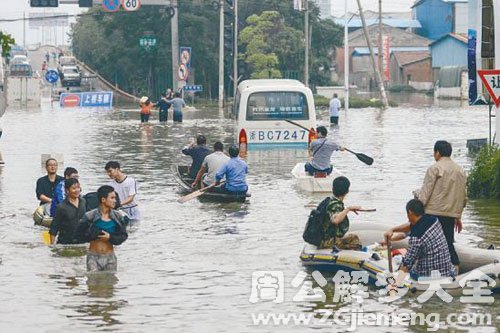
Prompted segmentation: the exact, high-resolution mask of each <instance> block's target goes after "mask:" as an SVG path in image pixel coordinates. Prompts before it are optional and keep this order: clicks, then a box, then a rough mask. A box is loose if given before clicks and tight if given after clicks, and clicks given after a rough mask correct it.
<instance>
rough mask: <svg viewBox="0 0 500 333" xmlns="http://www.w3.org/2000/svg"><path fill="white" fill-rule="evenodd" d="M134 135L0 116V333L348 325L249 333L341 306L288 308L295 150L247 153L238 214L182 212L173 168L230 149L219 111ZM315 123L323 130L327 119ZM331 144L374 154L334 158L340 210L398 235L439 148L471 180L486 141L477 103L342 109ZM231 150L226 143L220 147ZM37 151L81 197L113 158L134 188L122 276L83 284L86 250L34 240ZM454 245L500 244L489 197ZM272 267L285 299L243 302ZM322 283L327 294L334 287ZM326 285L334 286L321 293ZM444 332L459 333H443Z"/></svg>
mask: <svg viewBox="0 0 500 333" xmlns="http://www.w3.org/2000/svg"><path fill="white" fill-rule="evenodd" d="M171 116H172V115H171V112H170V114H169V122H168V125H167V126H162V125H158V124H157V117H153V119H152V122H151V123H150V124H149V125H146V126H141V125H140V124H139V120H138V119H139V114H138V112H131V111H127V110H122V109H115V110H113V111H111V112H108V111H102V110H101V111H100V110H90V111H89V110H78V109H64V110H63V109H59V108H58V107H56V106H54V107H51V106H50V104H49V102H48V101H44V103H43V104H42V107H41V109H30V110H25V109H18V108H15V107H11V108H9V109H8V110H7V112H6V113H5V115H4V116H3V117H2V118H1V120H0V124H1V126H2V128H3V130H4V134H3V136H2V138H1V140H0V149H1V151H2V153H3V156H4V160H5V162H6V165H5V166H4V167H0V218H1V223H0V239H1V241H0V261H1V264H0V295H2V296H1V300H2V301H1V302H0V317H1V318H2V320H1V322H0V331H2V332H21V331H22V332H35V331H36V332H55V331H63V330H71V331H78V332H88V331H113V332H153V331H160V332H193V331H200V332H269V331H287V332H288V331H297V332H303V331H305V330H311V331H312V330H314V331H315V332H336V331H345V328H342V327H321V326H313V327H312V328H311V327H306V326H300V325H299V326H294V325H288V326H283V325H282V326H276V327H274V326H256V325H254V324H253V323H252V317H251V314H252V313H261V312H268V311H275V312H294V313H311V312H314V311H316V312H317V311H318V310H319V309H331V310H334V309H337V308H339V307H342V306H341V305H339V304H337V303H334V302H332V295H331V293H328V292H327V301H326V302H325V303H318V304H316V303H307V302H294V301H292V298H293V296H294V295H295V294H296V293H297V292H298V288H294V287H293V286H292V285H291V281H292V279H293V278H294V277H295V276H296V275H297V273H299V272H301V271H304V268H303V267H302V265H301V263H300V260H299V254H300V251H301V249H302V247H303V245H304V242H303V241H302V232H303V228H304V224H305V222H306V219H307V216H308V214H309V211H310V209H311V208H310V207H307V205H309V204H311V203H314V204H316V203H318V202H319V201H320V200H321V199H322V198H323V195H310V194H307V193H304V192H299V191H298V190H297V189H296V187H295V186H294V179H293V178H292V176H291V174H290V171H291V170H292V168H293V166H294V165H295V164H296V163H298V162H301V161H304V160H305V159H306V158H307V151H305V150H259V151H251V152H250V153H249V156H248V158H247V161H248V163H249V169H250V174H249V176H248V179H247V180H248V183H249V187H250V192H251V194H252V197H251V198H250V200H249V201H248V202H247V203H245V204H237V203H233V204H218V203H209V202H200V201H199V200H192V201H189V202H187V203H185V204H183V205H181V204H179V203H177V202H176V199H177V198H178V197H179V196H180V194H179V188H178V186H177V184H176V182H175V180H174V178H173V174H172V171H171V166H172V165H173V164H175V163H183V164H188V163H190V159H189V158H187V157H184V156H182V154H181V153H180V150H181V149H182V148H183V147H184V146H185V145H186V144H188V143H189V141H190V139H191V138H193V137H194V136H195V135H196V134H198V133H202V134H205V135H206V136H207V139H208V143H209V145H210V146H212V145H213V143H214V141H216V140H222V141H223V142H224V143H225V144H229V143H231V142H233V129H234V125H233V122H232V121H231V120H229V119H221V118H220V116H219V113H218V111H216V110H211V109H205V108H203V109H200V110H197V111H188V112H186V113H185V114H184V119H185V121H184V123H183V124H182V125H172V122H171ZM321 119H322V120H324V121H326V120H327V116H326V113H324V112H322V114H321ZM329 136H330V137H332V138H334V139H335V140H336V141H337V142H338V143H339V144H341V145H345V146H347V147H348V148H350V149H352V150H354V151H356V152H362V153H365V154H367V155H369V156H372V157H373V158H374V160H375V163H374V164H373V165H372V166H366V165H364V164H363V163H361V162H360V161H359V160H357V159H356V157H355V156H353V155H351V154H349V153H347V152H345V153H340V152H338V153H334V156H333V159H334V160H333V161H334V165H335V167H336V168H337V169H339V170H340V171H341V172H342V173H343V174H344V175H345V176H347V177H348V178H349V179H350V180H351V193H350V195H349V196H348V197H347V200H346V201H347V203H348V204H356V205H357V204H359V205H362V206H363V207H368V208H376V209H377V212H376V213H365V214H360V215H358V216H355V215H352V218H351V223H352V224H356V222H358V221H369V222H370V223H372V222H373V223H382V224H389V225H396V224H400V223H403V222H405V221H406V214H405V204H406V202H407V201H408V200H409V199H410V198H411V196H412V195H411V192H412V191H413V190H415V189H417V188H420V186H421V184H422V181H423V177H424V174H425V171H426V169H427V168H428V167H429V166H430V165H431V164H432V163H433V162H434V160H433V154H432V153H433V151H432V148H433V145H434V142H435V141H436V140H437V139H445V140H448V141H450V142H451V144H452V146H453V149H454V151H453V155H452V157H453V159H454V160H455V161H456V162H457V163H458V164H460V165H462V166H463V167H464V168H465V169H467V170H468V169H469V168H470V165H471V163H472V159H471V158H470V157H469V156H468V154H467V149H466V140H467V139H473V138H485V137H487V136H488V114H487V108H485V107H477V108H473V107H464V108H461V107H448V106H447V107H429V106H422V107H421V108H414V107H406V106H404V105H402V106H400V107H398V108H391V109H388V110H385V111H381V110H378V109H352V110H350V111H349V112H348V114H346V113H345V111H343V110H342V112H341V116H340V126H339V127H338V128H332V132H331V133H329ZM226 148H227V145H226ZM42 153H62V154H64V164H60V165H59V172H58V173H59V174H62V173H63V171H64V168H65V167H68V166H72V167H75V168H76V169H77V170H78V171H79V174H80V182H81V184H82V189H83V192H84V193H86V192H90V191H95V190H96V189H97V188H98V187H99V186H100V185H103V184H105V183H107V182H108V177H107V175H106V173H105V171H104V165H105V163H106V162H107V161H109V160H118V161H120V162H121V164H122V169H123V171H124V172H125V173H126V174H129V175H131V176H133V177H134V178H135V179H136V180H137V182H138V185H139V194H138V196H137V200H138V204H139V209H140V210H141V215H142V221H141V223H140V224H139V225H137V226H134V227H133V228H132V230H131V232H130V234H129V239H128V240H127V241H126V242H125V243H124V244H123V245H121V246H119V247H117V249H116V255H117V257H118V272H117V273H116V274H113V275H109V274H105V275H97V276H96V275H94V276H89V277H87V275H86V270H85V255H84V254H85V250H84V248H83V247H76V248H60V247H59V248H58V247H56V248H50V247H47V246H46V245H44V244H43V243H42V239H41V236H40V233H41V231H42V230H44V229H43V228H42V227H39V226H34V225H33V220H32V217H31V215H32V213H33V210H34V209H35V207H36V206H37V204H38V202H37V200H36V197H35V182H36V180H37V178H38V177H41V176H43V175H44V174H45V170H44V168H42V166H41V163H40V155H41V154H42ZM463 221H464V229H465V230H464V231H463V232H462V234H460V235H459V236H458V238H457V241H458V242H460V243H471V244H477V245H479V246H481V247H485V246H487V245H489V244H495V245H497V246H500V232H499V231H500V207H499V205H498V201H496V202H495V201H475V202H470V203H469V204H468V206H467V207H466V210H465V213H464V217H463ZM255 271H281V272H283V273H284V277H285V282H286V288H285V295H284V297H285V301H284V302H283V303H280V304H275V303H272V302H265V301H261V302H257V303H254V304H253V303H251V302H250V301H249V298H250V295H251V292H252V290H251V289H252V288H251V287H252V283H251V282H252V273H253V272H255ZM330 284H331V282H330ZM330 284H329V285H328V286H327V287H326V289H332V286H331V285H330ZM376 296H377V292H376V291H375V290H371V291H370V298H369V299H367V300H365V303H364V304H363V309H364V311H366V312H375V311H382V312H384V313H391V312H394V311H397V310H399V309H407V310H408V311H419V312H423V313H431V312H438V313H450V312H460V313H462V312H463V313H475V312H487V313H491V314H492V316H493V318H494V321H493V324H492V325H491V326H488V327H477V326H476V327H474V329H475V330H476V331H481V332H483V333H484V332H494V331H495V326H498V325H500V324H499V321H498V320H495V317H496V316H498V315H500V306H499V305H498V304H500V303H499V299H498V298H497V299H496V302H495V304H494V305H480V304H470V305H468V304H461V303H460V302H459V301H458V298H455V300H454V301H453V303H451V304H447V303H444V302H443V301H441V300H440V299H435V298H433V299H432V301H429V302H427V303H424V304H420V303H419V302H417V301H416V299H415V297H414V296H411V295H410V296H408V297H406V298H404V299H402V300H400V301H397V302H396V304H389V305H383V304H381V303H378V302H377V298H376ZM445 329H448V330H450V331H452V330H454V329H456V327H455V328H454V327H445ZM369 330H370V331H371V332H373V331H401V332H403V331H425V327H419V328H415V327H410V328H405V327H386V328H376V327H375V328H373V327H365V328H363V329H358V331H369Z"/></svg>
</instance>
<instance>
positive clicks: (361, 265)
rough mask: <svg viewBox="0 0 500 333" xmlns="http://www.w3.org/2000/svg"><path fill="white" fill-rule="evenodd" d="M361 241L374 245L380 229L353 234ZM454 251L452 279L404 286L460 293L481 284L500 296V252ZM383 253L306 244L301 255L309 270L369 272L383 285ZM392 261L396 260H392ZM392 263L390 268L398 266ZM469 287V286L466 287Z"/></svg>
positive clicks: (464, 248)
mask: <svg viewBox="0 0 500 333" xmlns="http://www.w3.org/2000/svg"><path fill="white" fill-rule="evenodd" d="M356 234H358V235H359V237H360V239H361V242H362V243H363V244H364V245H366V244H373V243H374V242H376V241H380V240H381V239H382V235H383V232H382V231H380V230H363V231H356ZM392 247H393V249H399V248H406V247H407V242H406V241H399V242H394V243H393V244H392ZM455 249H456V251H457V253H458V256H459V258H460V272H459V273H460V274H459V275H458V276H456V277H455V278H449V277H443V278H439V279H436V280H435V281H433V283H432V284H429V283H428V282H425V281H420V282H419V281H417V280H414V279H412V278H410V276H409V275H408V276H407V278H406V281H405V283H404V285H405V286H406V287H407V288H409V289H410V290H411V291H413V292H415V291H424V290H427V289H428V288H436V287H439V286H441V287H442V288H443V289H445V290H447V291H448V290H450V291H453V290H457V291H458V290H462V289H463V288H464V287H466V286H467V284H468V281H478V280H479V281H484V282H485V286H484V287H482V288H483V289H491V290H492V292H494V293H500V251H499V250H494V249H491V250H490V249H480V248H473V247H469V246H466V245H461V244H455ZM385 252H386V251H384V250H382V251H372V250H368V251H366V252H364V251H352V250H341V251H338V252H332V250H331V249H317V247H316V246H314V245H310V244H307V245H305V246H304V249H303V250H302V253H301V254H300V260H301V261H302V264H303V265H304V266H305V267H307V268H308V269H311V270H318V271H330V272H335V271H339V270H343V271H349V272H350V271H365V272H367V273H368V275H369V278H370V283H372V284H373V283H375V284H376V285H377V286H381V285H383V281H381V279H382V278H383V277H385V276H387V275H388V274H389V261H388V260H387V257H386V255H385ZM394 261H395V260H394ZM394 261H393V267H394V268H395V269H396V268H397V267H398V265H397V263H396V262H394ZM469 288H470V287H469Z"/></svg>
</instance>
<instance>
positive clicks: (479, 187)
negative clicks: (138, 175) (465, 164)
mask: <svg viewBox="0 0 500 333" xmlns="http://www.w3.org/2000/svg"><path fill="white" fill-rule="evenodd" d="M467 185H468V187H467V190H468V195H469V197H470V198H471V199H478V198H486V199H499V200H500V149H499V148H498V147H493V146H489V145H488V146H484V147H483V148H482V149H481V150H480V151H479V154H478V156H477V159H476V161H475V162H474V166H473V168H472V170H471V172H470V174H469V178H468V180H467Z"/></svg>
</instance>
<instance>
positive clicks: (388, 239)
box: [385, 237, 392, 273]
mask: <svg viewBox="0 0 500 333" xmlns="http://www.w3.org/2000/svg"><path fill="white" fill-rule="evenodd" d="M385 242H386V244H387V260H388V261H389V272H390V273H392V253H391V249H392V246H391V237H385Z"/></svg>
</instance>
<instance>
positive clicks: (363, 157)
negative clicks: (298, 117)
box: [285, 119, 373, 165]
mask: <svg viewBox="0 0 500 333" xmlns="http://www.w3.org/2000/svg"><path fill="white" fill-rule="evenodd" d="M285 121H286V122H288V123H290V124H292V125H295V126H297V127H300V128H302V129H303V130H306V131H308V132H311V133H314V132H313V131H311V130H310V129H308V128H306V127H304V126H302V125H301V124H297V123H296V122H295V121H292V120H288V119H285ZM342 148H344V149H345V150H347V151H348V152H350V153H351V154H354V155H356V157H357V158H358V160H360V161H361V162H363V163H365V164H367V165H372V164H373V158H371V157H370V156H368V155H365V154H362V153H355V152H353V151H352V150H349V149H347V148H346V147H342Z"/></svg>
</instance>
